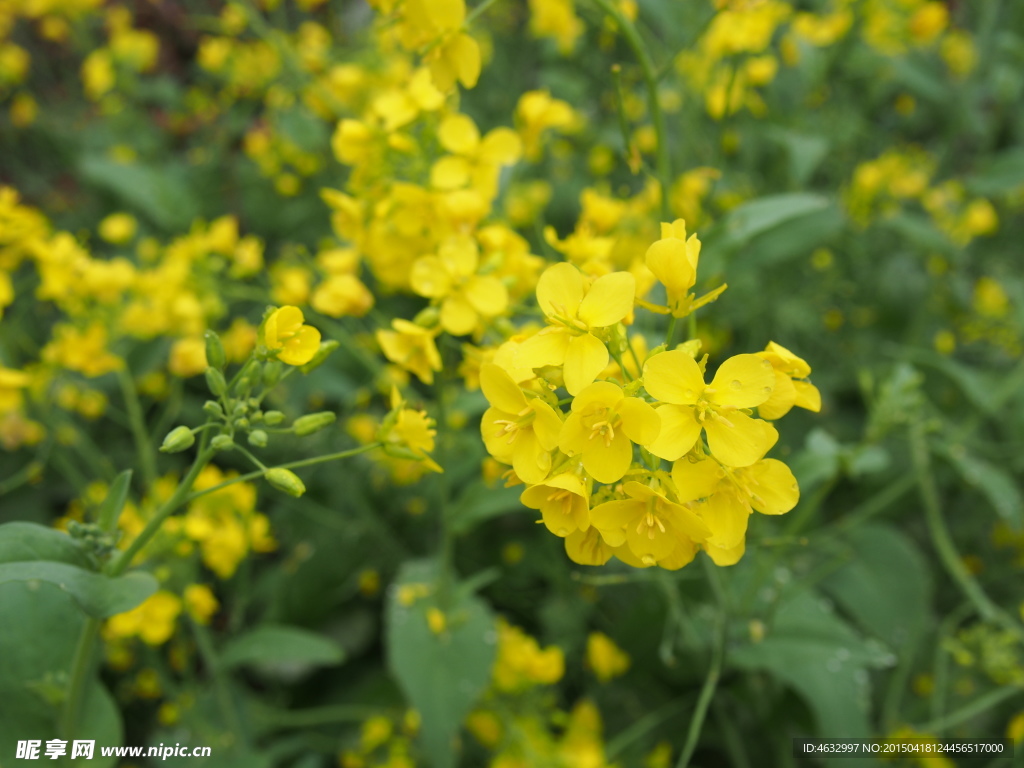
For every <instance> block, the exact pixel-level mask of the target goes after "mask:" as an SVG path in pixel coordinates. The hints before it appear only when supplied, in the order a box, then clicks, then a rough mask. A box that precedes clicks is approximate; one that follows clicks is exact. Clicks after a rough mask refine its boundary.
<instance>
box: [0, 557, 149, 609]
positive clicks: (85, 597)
mask: <svg viewBox="0 0 1024 768" xmlns="http://www.w3.org/2000/svg"><path fill="white" fill-rule="evenodd" d="M11 581H44V582H46V583H48V584H53V585H54V586H55V587H58V588H59V589H61V590H63V591H64V592H67V593H68V594H69V595H70V596H71V597H72V598H74V600H75V602H76V603H78V606H79V607H80V608H81V609H82V610H83V611H85V612H86V613H87V614H88V615H89V616H92V617H94V618H97V619H105V618H108V617H110V616H114V615H116V614H118V613H124V612H125V611H130V610H131V609H132V608H134V607H135V606H137V605H139V604H140V603H142V602H143V601H144V600H145V599H146V598H147V597H149V596H150V595H152V594H153V593H154V592H156V590H157V588H158V587H159V584H158V582H157V580H156V578H154V577H153V575H152V574H150V573H144V572H141V571H134V572H132V573H128V574H125V575H124V576H119V577H118V578H116V579H112V578H110V577H109V576H103V575H102V574H99V573H93V572H92V571H87V570H85V569H83V568H79V567H77V566H74V565H68V564H67V563H55V562H49V561H46V560H32V561H25V562H20V563H3V564H0V584H3V583H4V582H11Z"/></svg>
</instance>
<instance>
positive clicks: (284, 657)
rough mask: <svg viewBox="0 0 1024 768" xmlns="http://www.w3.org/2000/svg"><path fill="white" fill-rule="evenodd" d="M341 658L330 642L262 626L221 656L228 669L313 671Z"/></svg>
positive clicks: (296, 630) (300, 632) (293, 629)
mask: <svg viewBox="0 0 1024 768" xmlns="http://www.w3.org/2000/svg"><path fill="white" fill-rule="evenodd" d="M344 658H345V652H344V651H343V650H342V648H341V646H340V645H338V644H337V643H336V642H334V641H333V640H331V639H329V638H326V637H324V636H323V635H318V634H316V633H315V632H310V631H309V630H306V629H301V628H299V627H290V626H284V625H274V624H264V625H263V626H261V627H257V628H256V629H254V630H252V631H251V632H247V633H245V634H243V635H240V636H239V637H236V638H234V639H232V640H230V641H229V642H228V643H227V645H225V646H224V649H223V651H222V652H221V662H222V663H223V664H224V665H225V666H228V667H237V666H241V665H243V664H255V665H259V666H271V667H273V666H281V665H285V666H289V667H295V666H299V667H314V666H333V665H336V664H340V663H341V662H342V661H343V660H344Z"/></svg>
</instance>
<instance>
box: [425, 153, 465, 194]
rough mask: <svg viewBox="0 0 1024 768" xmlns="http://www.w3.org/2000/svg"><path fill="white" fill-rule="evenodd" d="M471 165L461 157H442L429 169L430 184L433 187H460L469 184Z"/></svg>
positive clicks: (444, 188)
mask: <svg viewBox="0 0 1024 768" xmlns="http://www.w3.org/2000/svg"><path fill="white" fill-rule="evenodd" d="M472 170H473V168H472V166H471V165H470V164H469V163H468V162H467V161H466V160H465V158H462V157H454V156H452V155H448V156H447V157H442V158H441V159H440V160H438V161H437V162H436V163H434V165H433V167H431V169H430V186H432V187H433V188H434V189H441V190H452V189H462V187H464V186H466V185H467V184H469V176H470V173H471V172H472Z"/></svg>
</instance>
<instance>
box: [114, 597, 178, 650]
mask: <svg viewBox="0 0 1024 768" xmlns="http://www.w3.org/2000/svg"><path fill="white" fill-rule="evenodd" d="M179 613H181V600H180V598H178V596H177V595H174V594H172V593H170V592H167V591H165V590H160V591H159V592H157V593H156V594H154V595H151V596H150V597H149V598H148V599H147V600H146V601H145V602H144V603H142V605H140V606H138V607H136V608H133V609H132V610H130V611H128V612H127V613H119V614H118V615H117V616H113V617H111V619H110V620H109V621H108V622H107V625H106V627H105V629H104V635H105V636H106V637H108V638H118V637H133V636H138V637H140V638H142V641H143V642H144V643H146V644H147V645H163V644H164V643H166V642H167V641H168V640H170V638H171V635H173V634H174V622H175V621H176V620H177V618H178V614H179Z"/></svg>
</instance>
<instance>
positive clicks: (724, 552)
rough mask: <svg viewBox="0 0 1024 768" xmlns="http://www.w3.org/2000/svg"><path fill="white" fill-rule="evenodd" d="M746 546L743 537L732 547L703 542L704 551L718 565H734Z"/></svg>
mask: <svg viewBox="0 0 1024 768" xmlns="http://www.w3.org/2000/svg"><path fill="white" fill-rule="evenodd" d="M746 548H747V542H746V540H745V539H744V540H743V541H741V542H740V543H739V544H737V545H736V546H734V547H716V546H715V545H714V544H711V543H708V542H705V544H704V551H705V552H707V553H708V556H709V557H710V558H711V559H712V560H713V561H714V563H715V565H718V566H726V565H736V563H738V562H739V561H740V558H741V557H743V552H744V550H745V549H746Z"/></svg>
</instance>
